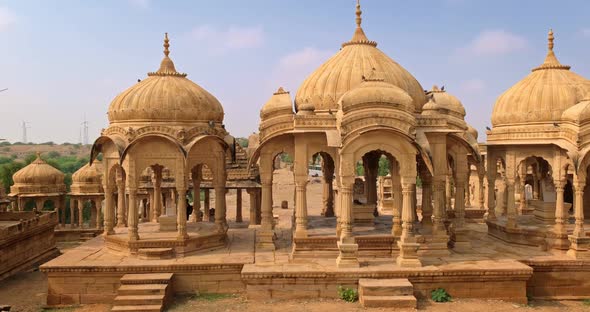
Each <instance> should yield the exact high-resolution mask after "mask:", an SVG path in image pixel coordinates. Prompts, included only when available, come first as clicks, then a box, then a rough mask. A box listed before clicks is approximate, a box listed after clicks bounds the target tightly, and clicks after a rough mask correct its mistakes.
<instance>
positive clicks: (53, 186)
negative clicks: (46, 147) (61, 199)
mask: <svg viewBox="0 0 590 312" xmlns="http://www.w3.org/2000/svg"><path fill="white" fill-rule="evenodd" d="M64 178H65V175H64V174H63V173H62V172H61V171H59V170H58V169H56V168H54V167H53V166H51V165H49V164H48V163H46V162H45V161H44V160H43V159H41V155H40V154H39V153H37V159H35V160H34V161H33V162H32V163H30V164H29V165H27V166H26V167H24V168H22V169H21V170H19V171H17V172H16V173H15V174H14V175H13V176H12V180H13V181H14V185H12V186H11V187H10V193H11V195H14V194H19V193H39V194H46V193H59V192H65V191H66V185H65V184H64Z"/></svg>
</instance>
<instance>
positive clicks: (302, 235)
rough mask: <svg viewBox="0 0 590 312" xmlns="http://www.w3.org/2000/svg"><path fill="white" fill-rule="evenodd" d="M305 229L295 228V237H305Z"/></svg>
mask: <svg viewBox="0 0 590 312" xmlns="http://www.w3.org/2000/svg"><path fill="white" fill-rule="evenodd" d="M307 237H308V235H307V230H305V229H302V230H299V231H297V230H295V238H307Z"/></svg>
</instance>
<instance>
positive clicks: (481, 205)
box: [477, 175, 486, 210]
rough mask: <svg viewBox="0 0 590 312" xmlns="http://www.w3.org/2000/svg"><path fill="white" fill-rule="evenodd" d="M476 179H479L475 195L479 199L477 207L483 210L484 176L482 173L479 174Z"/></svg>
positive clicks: (484, 207)
mask: <svg viewBox="0 0 590 312" xmlns="http://www.w3.org/2000/svg"><path fill="white" fill-rule="evenodd" d="M478 179H479V184H478V189H479V192H478V194H477V195H478V197H479V198H478V199H479V209H481V210H484V209H486V206H485V187H484V176H483V175H480V176H479V177H478Z"/></svg>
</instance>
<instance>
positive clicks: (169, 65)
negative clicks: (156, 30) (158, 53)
mask: <svg viewBox="0 0 590 312" xmlns="http://www.w3.org/2000/svg"><path fill="white" fill-rule="evenodd" d="M169 48H170V39H168V33H164V59H162V62H161V63H160V69H158V71H157V72H151V73H148V76H177V77H186V74H183V73H179V72H177V71H176V67H175V66H174V62H172V59H170V57H169V55H170V49H169Z"/></svg>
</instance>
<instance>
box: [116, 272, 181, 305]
mask: <svg viewBox="0 0 590 312" xmlns="http://www.w3.org/2000/svg"><path fill="white" fill-rule="evenodd" d="M172 276H173V273H153V274H125V275H123V277H122V278H121V286H120V287H119V290H118V291H117V297H115V303H114V305H113V308H112V309H111V311H133V312H139V311H142V312H161V311H164V308H165V307H166V304H167V303H168V302H169V300H170V299H171V298H172V285H171V283H172Z"/></svg>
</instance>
